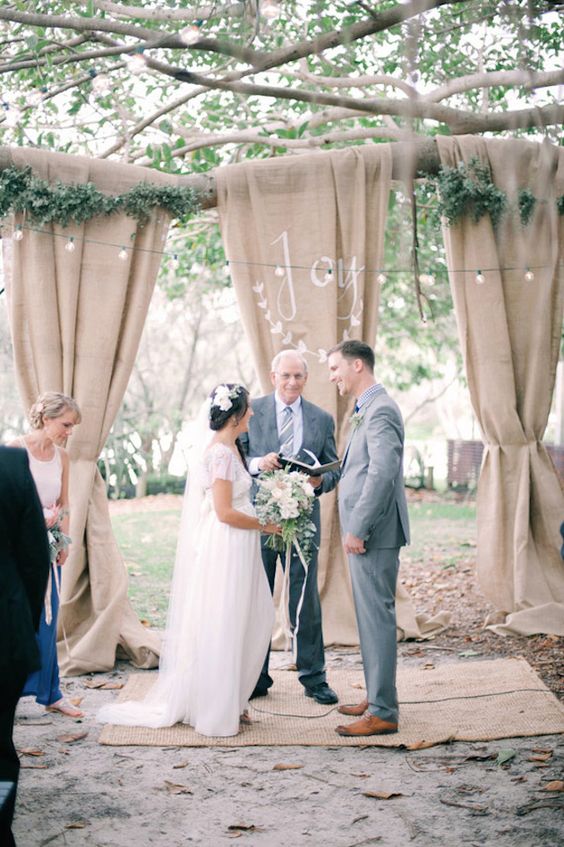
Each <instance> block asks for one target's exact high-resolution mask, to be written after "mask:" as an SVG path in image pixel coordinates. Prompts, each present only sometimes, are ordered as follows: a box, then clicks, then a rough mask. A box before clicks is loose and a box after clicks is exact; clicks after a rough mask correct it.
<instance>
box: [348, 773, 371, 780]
mask: <svg viewBox="0 0 564 847" xmlns="http://www.w3.org/2000/svg"><path fill="white" fill-rule="evenodd" d="M351 776H356V777H358V778H359V779H366V778H367V777H369V776H370V774H369V773H351Z"/></svg>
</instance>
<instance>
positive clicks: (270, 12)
mask: <svg viewBox="0 0 564 847" xmlns="http://www.w3.org/2000/svg"><path fill="white" fill-rule="evenodd" d="M260 13H261V15H262V17H263V18H266V19H267V21H273V20H275V19H276V18H279V17H280V6H279V5H278V3H277V2H276V0H263V2H262V3H261V4H260Z"/></svg>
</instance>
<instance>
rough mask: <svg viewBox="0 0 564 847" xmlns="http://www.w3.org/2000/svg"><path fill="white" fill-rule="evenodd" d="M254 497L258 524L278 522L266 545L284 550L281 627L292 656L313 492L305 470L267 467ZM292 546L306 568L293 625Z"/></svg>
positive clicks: (312, 530) (311, 527) (310, 539)
mask: <svg viewBox="0 0 564 847" xmlns="http://www.w3.org/2000/svg"><path fill="white" fill-rule="evenodd" d="M258 485H259V488H258V492H257V495H256V499H255V508H256V512H257V517H258V519H259V521H260V523H261V524H269V523H273V524H278V525H279V526H280V527H282V533H281V534H280V535H274V534H273V535H269V536H268V539H267V541H266V544H267V546H268V547H271V548H272V549H273V550H278V551H279V552H280V553H285V565H284V581H283V583H282V597H281V608H282V611H283V615H284V620H283V627H284V631H285V633H286V636H287V638H288V639H289V640H290V641H291V642H292V643H293V652H294V659H295V658H296V656H295V654H296V650H297V634H298V629H299V625H300V611H301V608H302V604H303V598H304V592H305V585H306V581H307V573H308V567H309V563H310V561H311V548H312V545H313V538H314V535H315V531H316V530H315V524H314V523H313V521H312V520H311V513H312V511H313V504H314V500H315V494H314V490H313V486H312V485H310V483H309V482H308V478H307V476H306V475H305V474H302V473H299V472H298V471H287V470H284V469H281V470H276V471H270V472H269V473H265V474H263V475H262V476H261V477H260V479H259V480H258ZM292 546H293V547H295V549H296V552H297V554H298V557H299V559H300V562H301V564H302V567H303V569H304V571H305V578H304V581H303V587H302V594H301V597H300V601H299V603H298V606H297V609H296V622H295V626H294V627H293V628H292V624H291V621H290V615H289V611H288V603H289V597H290V561H291V557H292Z"/></svg>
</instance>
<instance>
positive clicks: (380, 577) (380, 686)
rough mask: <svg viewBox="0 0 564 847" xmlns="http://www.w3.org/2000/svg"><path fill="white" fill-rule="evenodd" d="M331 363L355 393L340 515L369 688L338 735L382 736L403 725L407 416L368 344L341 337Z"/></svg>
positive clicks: (344, 391) (345, 392)
mask: <svg viewBox="0 0 564 847" xmlns="http://www.w3.org/2000/svg"><path fill="white" fill-rule="evenodd" d="M328 364H329V379H330V380H331V382H334V383H335V384H336V385H337V388H338V390H339V393H340V394H341V395H342V396H353V397H355V398H356V404H355V412H354V414H353V416H352V418H351V433H350V436H349V442H348V445H347V447H346V450H345V455H344V458H343V462H342V467H341V481H340V483H339V517H340V520H341V531H342V532H343V535H344V538H343V545H344V548H345V552H346V553H347V555H348V558H349V569H350V573H351V582H352V588H353V597H354V605H355V611H356V618H357V622H358V631H359V635H360V651H361V653H362V662H363V665H364V677H365V681H366V692H367V698H366V700H363V702H362V703H360V704H359V705H358V706H341V707H340V708H339V711H340V712H341V714H344V715H355V716H357V717H360V720H357V721H353V723H351V724H348V725H347V726H338V727H337V732H338V733H339V735H346V736H364V735H384V734H387V733H393V732H397V729H398V699H397V692H396V661H397V643H396V637H397V636H396V610H395V594H396V581H397V574H398V567H399V551H400V547H402V546H403V545H404V544H407V543H408V542H409V519H408V514H407V503H406V499H405V489H404V484H403V441H404V433H403V421H402V417H401V413H400V411H399V409H398V407H397V406H396V404H395V403H394V401H393V400H392V399H391V398H390V397H389V396H388V394H387V393H386V390H385V389H384V387H383V386H382V385H380V384H379V383H378V382H376V380H375V379H374V352H373V350H372V348H371V347H369V346H368V344H365V343H364V342H363V341H342V342H341V343H340V344H337V346H336V347H333V349H332V350H330V351H329V355H328ZM365 712H366V714H364V713H365ZM362 715H364V717H361V716H362Z"/></svg>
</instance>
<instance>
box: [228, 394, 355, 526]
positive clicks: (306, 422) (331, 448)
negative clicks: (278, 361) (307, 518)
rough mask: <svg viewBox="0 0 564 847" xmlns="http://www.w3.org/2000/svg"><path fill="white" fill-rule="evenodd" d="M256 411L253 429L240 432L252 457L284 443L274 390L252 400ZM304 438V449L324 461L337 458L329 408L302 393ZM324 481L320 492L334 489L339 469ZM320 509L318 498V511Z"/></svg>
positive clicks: (246, 451) (318, 491) (251, 421)
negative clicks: (310, 399) (277, 417)
mask: <svg viewBox="0 0 564 847" xmlns="http://www.w3.org/2000/svg"><path fill="white" fill-rule="evenodd" d="M252 405H253V412H254V415H253V417H252V418H251V420H250V421H249V432H248V433H243V435H241V436H240V441H241V444H242V445H243V450H244V452H245V453H246V455H247V457H248V458H249V459H253V458H255V457H256V456H265V455H266V454H267V453H278V451H279V449H280V444H279V440H278V428H277V426H276V403H275V399H274V394H267V395H266V396H264V397H258V398H257V399H256V400H253V401H252ZM302 416H303V442H302V449H303V448H305V449H307V450H310V451H311V452H312V453H313V454H314V455H315V456H317V458H318V459H319V462H320V463H321V464H322V465H323V464H326V463H328V462H335V461H337V459H338V458H339V457H338V456H337V448H336V446H335V424H334V421H333V418H332V417H331V415H330V414H329V413H328V412H325V411H324V410H323V409H320V408H319V406H316V405H314V404H313V403H310V402H308V401H307V400H304V398H303V397H302ZM322 479H323V481H322V483H321V485H320V486H319V488H317V489H316V492H315V493H316V494H317V495H320V494H324V493H325V492H326V491H331V490H332V489H333V488H335V486H336V485H337V482H338V481H339V471H330V472H329V473H326V474H323V477H322ZM318 509H319V505H318V503H317V501H316V504H315V512H317V511H318Z"/></svg>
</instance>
